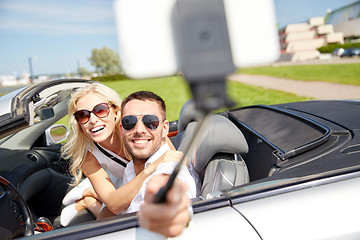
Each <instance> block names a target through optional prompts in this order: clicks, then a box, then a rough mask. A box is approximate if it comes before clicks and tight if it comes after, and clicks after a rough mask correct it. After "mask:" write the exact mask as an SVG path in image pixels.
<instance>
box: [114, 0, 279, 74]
mask: <svg viewBox="0 0 360 240" xmlns="http://www.w3.org/2000/svg"><path fill="white" fill-rule="evenodd" d="M223 2H224V9H225V15H226V22H227V27H228V34H229V41H230V46H231V52H232V59H233V63H234V65H235V67H237V68H241V67H249V66H259V65H267V64H270V63H272V62H275V61H276V60H277V59H278V57H279V55H280V42H279V35H278V31H277V24H276V17H275V9H274V3H273V1H272V0H251V1H245V0H224V1H223ZM175 4H176V0H116V1H115V4H114V10H115V19H116V27H117V34H118V43H119V44H118V45H119V56H120V62H121V66H122V69H123V71H124V72H125V74H126V75H128V76H129V77H131V78H152V77H163V76H172V75H175V74H177V73H178V72H179V71H181V64H180V59H179V53H178V51H179V50H178V49H177V44H176V31H175V30H174V21H173V19H174V18H173V15H174V6H175Z"/></svg>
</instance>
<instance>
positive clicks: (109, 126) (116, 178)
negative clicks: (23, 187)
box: [60, 82, 178, 226]
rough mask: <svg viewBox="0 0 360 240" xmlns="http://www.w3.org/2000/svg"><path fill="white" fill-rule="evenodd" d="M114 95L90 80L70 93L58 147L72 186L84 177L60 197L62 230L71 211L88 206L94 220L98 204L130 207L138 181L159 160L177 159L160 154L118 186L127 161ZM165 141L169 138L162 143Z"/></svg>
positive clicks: (117, 100) (113, 208) (115, 208)
mask: <svg viewBox="0 0 360 240" xmlns="http://www.w3.org/2000/svg"><path fill="white" fill-rule="evenodd" d="M120 106H121V99H120V97H119V95H118V94H117V93H116V92H115V91H114V90H112V89H111V88H109V87H106V86H105V85H103V84H101V83H97V82H94V83H92V84H90V85H89V86H87V87H85V88H82V89H80V90H79V91H77V92H75V93H74V94H73V95H72V96H71V99H70V100H69V103H68V114H69V116H70V125H71V128H72V132H71V134H70V136H69V139H68V141H67V142H66V143H65V145H64V146H63V147H62V156H63V157H64V158H66V159H71V166H70V173H71V174H72V175H73V176H74V179H75V181H74V185H78V184H79V183H80V181H81V178H82V176H83V174H84V175H85V176H86V177H87V179H85V180H84V181H83V182H82V183H81V184H80V185H79V186H80V187H76V188H75V189H74V190H72V191H70V192H69V194H68V195H67V196H66V197H65V198H64V201H63V203H64V204H65V205H68V206H66V207H65V208H64V209H63V211H62V213H61V217H60V222H61V224H62V225H63V226H67V225H68V224H69V223H70V222H71V220H72V218H73V217H74V216H75V215H76V213H77V212H78V211H80V210H82V209H85V208H87V209H88V210H90V212H92V214H93V215H94V216H95V217H98V216H99V214H100V211H101V208H102V204H104V205H106V206H107V208H108V209H109V210H110V211H111V212H112V213H113V214H119V213H121V212H122V211H123V210H124V209H126V208H127V207H128V206H129V204H130V203H131V201H132V199H133V198H134V196H135V195H136V193H137V192H138V191H139V190H140V188H141V186H142V184H143V182H144V181H145V180H146V178H148V177H149V176H150V175H151V174H152V173H153V172H154V171H155V169H156V168H157V166H158V165H159V164H160V163H162V162H164V161H177V160H178V159H177V158H176V159H175V158H174V157H173V156H168V157H165V155H167V154H164V156H163V157H162V158H160V159H159V160H157V161H156V162H154V163H153V164H151V165H150V166H149V167H147V168H146V169H144V170H143V171H142V172H141V173H140V174H138V175H137V176H136V177H135V178H134V179H133V180H132V181H131V182H129V183H127V184H125V185H123V186H121V181H122V177H123V174H124V169H125V167H126V164H127V163H128V162H129V161H130V160H131V159H130V157H129V155H128V154H127V152H126V150H125V149H124V147H123V142H122V139H121V135H120V121H121V116H120ZM167 141H168V142H169V143H170V140H169V139H167Z"/></svg>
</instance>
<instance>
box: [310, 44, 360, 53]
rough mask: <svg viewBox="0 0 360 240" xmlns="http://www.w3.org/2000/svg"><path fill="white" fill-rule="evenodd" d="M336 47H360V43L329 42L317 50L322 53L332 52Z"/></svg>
mask: <svg viewBox="0 0 360 240" xmlns="http://www.w3.org/2000/svg"><path fill="white" fill-rule="evenodd" d="M336 48H344V49H347V48H360V43H344V44H338V43H335V44H329V45H327V46H323V47H320V48H318V49H317V50H318V51H319V52H320V53H332V52H333V51H334V50H335V49H336Z"/></svg>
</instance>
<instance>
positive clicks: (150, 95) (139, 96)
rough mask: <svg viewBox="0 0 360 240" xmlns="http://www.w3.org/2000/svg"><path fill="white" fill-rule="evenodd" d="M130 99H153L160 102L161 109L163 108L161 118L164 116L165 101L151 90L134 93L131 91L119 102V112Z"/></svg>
mask: <svg viewBox="0 0 360 240" xmlns="http://www.w3.org/2000/svg"><path fill="white" fill-rule="evenodd" d="M131 100H140V101H146V100H148V101H153V102H157V103H158V104H160V106H161V109H162V110H163V116H162V117H163V118H164V119H165V118H166V106H165V101H164V99H162V98H161V97H160V96H158V95H156V94H155V93H153V92H150V91H137V92H134V93H131V94H130V95H129V96H127V97H126V98H125V99H124V100H123V101H122V103H121V113H122V112H123V109H124V107H125V105H126V104H127V103H128V102H130V101H131Z"/></svg>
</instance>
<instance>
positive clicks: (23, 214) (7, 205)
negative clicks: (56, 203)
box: [0, 176, 34, 239]
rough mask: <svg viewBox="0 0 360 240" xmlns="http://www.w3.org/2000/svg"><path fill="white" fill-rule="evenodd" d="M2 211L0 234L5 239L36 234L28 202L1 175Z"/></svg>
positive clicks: (0, 202)
mask: <svg viewBox="0 0 360 240" xmlns="http://www.w3.org/2000/svg"><path fill="white" fill-rule="evenodd" d="M1 188H2V189H3V191H2V189H1ZM0 212H1V216H0V236H4V237H5V238H4V239H11V238H14V237H19V236H31V235H33V234H34V221H33V218H32V215H31V212H30V210H29V208H28V206H27V205H26V202H25V201H24V199H23V198H22V197H21V196H20V194H19V192H18V191H17V190H16V188H14V186H13V185H11V183H10V182H9V181H8V180H6V179H5V178H4V177H2V176H0Z"/></svg>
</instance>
